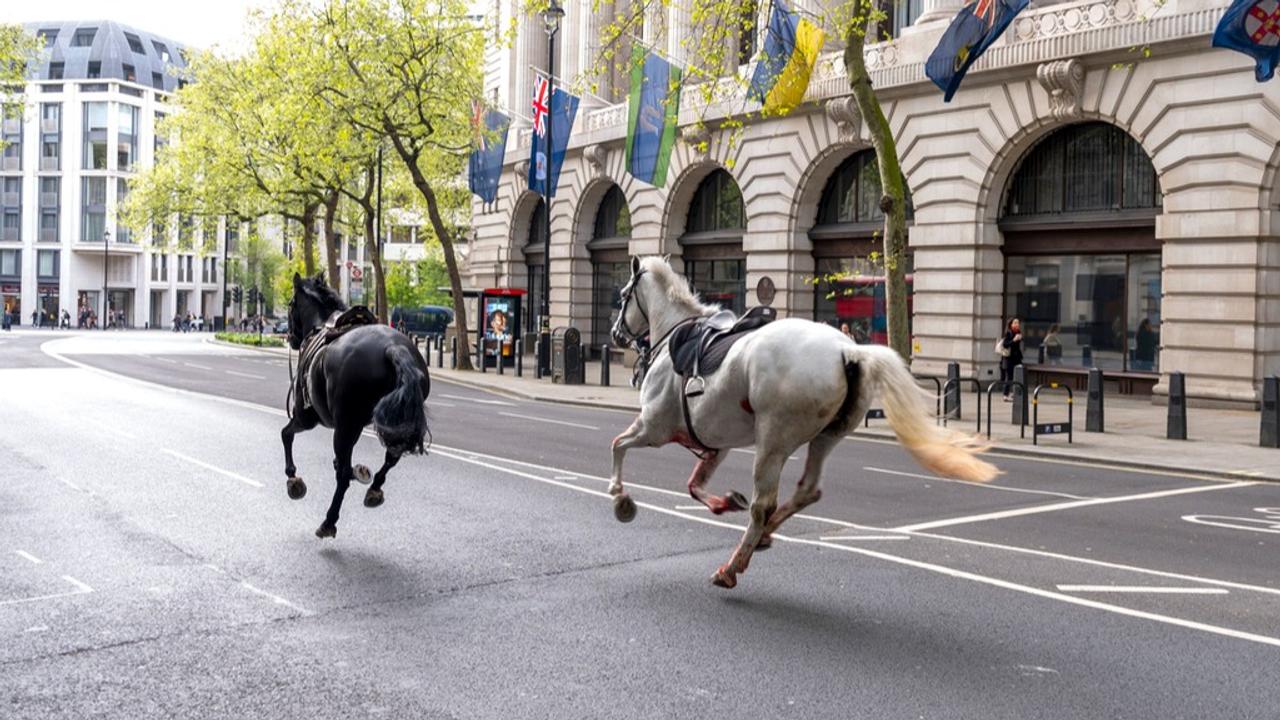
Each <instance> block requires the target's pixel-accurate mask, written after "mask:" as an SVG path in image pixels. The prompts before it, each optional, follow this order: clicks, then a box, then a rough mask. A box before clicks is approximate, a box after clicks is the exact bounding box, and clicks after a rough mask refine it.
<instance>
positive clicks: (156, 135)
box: [151, 112, 169, 155]
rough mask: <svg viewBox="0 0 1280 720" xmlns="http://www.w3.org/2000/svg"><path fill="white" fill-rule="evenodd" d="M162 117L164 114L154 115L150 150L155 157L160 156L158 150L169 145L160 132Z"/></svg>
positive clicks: (162, 122) (162, 123)
mask: <svg viewBox="0 0 1280 720" xmlns="http://www.w3.org/2000/svg"><path fill="white" fill-rule="evenodd" d="M164 117H165V115H164V113H162V112H158V113H156V117H155V125H154V132H153V137H152V148H151V150H152V152H154V153H155V154H156V155H159V154H160V148H162V147H164V146H165V145H168V144H169V139H168V138H166V137H165V136H164V133H163V132H162V130H163V125H164Z"/></svg>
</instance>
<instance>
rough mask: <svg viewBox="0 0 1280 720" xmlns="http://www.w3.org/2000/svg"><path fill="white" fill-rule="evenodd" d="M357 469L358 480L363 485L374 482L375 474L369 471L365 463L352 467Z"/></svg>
mask: <svg viewBox="0 0 1280 720" xmlns="http://www.w3.org/2000/svg"><path fill="white" fill-rule="evenodd" d="M352 470H355V471H356V482H358V483H360V484H361V485H368V484H369V483H371V482H373V475H372V474H371V473H370V472H369V468H368V467H366V466H364V465H356V466H355V467H353V468H352Z"/></svg>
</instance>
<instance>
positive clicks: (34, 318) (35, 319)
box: [31, 310, 40, 327]
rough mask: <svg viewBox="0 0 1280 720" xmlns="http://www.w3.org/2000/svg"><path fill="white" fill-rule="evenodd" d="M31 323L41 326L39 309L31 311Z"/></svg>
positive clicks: (34, 325)
mask: <svg viewBox="0 0 1280 720" xmlns="http://www.w3.org/2000/svg"><path fill="white" fill-rule="evenodd" d="M31 325H32V326H33V327H40V311H39V310H32V311H31Z"/></svg>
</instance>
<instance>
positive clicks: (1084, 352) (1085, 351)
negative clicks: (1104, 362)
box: [1080, 345, 1093, 367]
mask: <svg viewBox="0 0 1280 720" xmlns="http://www.w3.org/2000/svg"><path fill="white" fill-rule="evenodd" d="M1080 358H1081V360H1082V362H1081V363H1080V364H1081V365H1084V366H1085V367H1093V348H1092V347H1091V346H1089V345H1085V346H1084V347H1083V348H1081V349H1080Z"/></svg>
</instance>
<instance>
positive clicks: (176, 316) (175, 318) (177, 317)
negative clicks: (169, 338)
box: [173, 313, 182, 332]
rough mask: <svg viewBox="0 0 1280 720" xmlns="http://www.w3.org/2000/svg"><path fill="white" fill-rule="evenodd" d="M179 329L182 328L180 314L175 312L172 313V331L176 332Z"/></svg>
mask: <svg viewBox="0 0 1280 720" xmlns="http://www.w3.org/2000/svg"><path fill="white" fill-rule="evenodd" d="M181 329H182V316H181V315H179V314H177V313H174V314H173V331H174V332H178V331H179V330H181Z"/></svg>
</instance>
